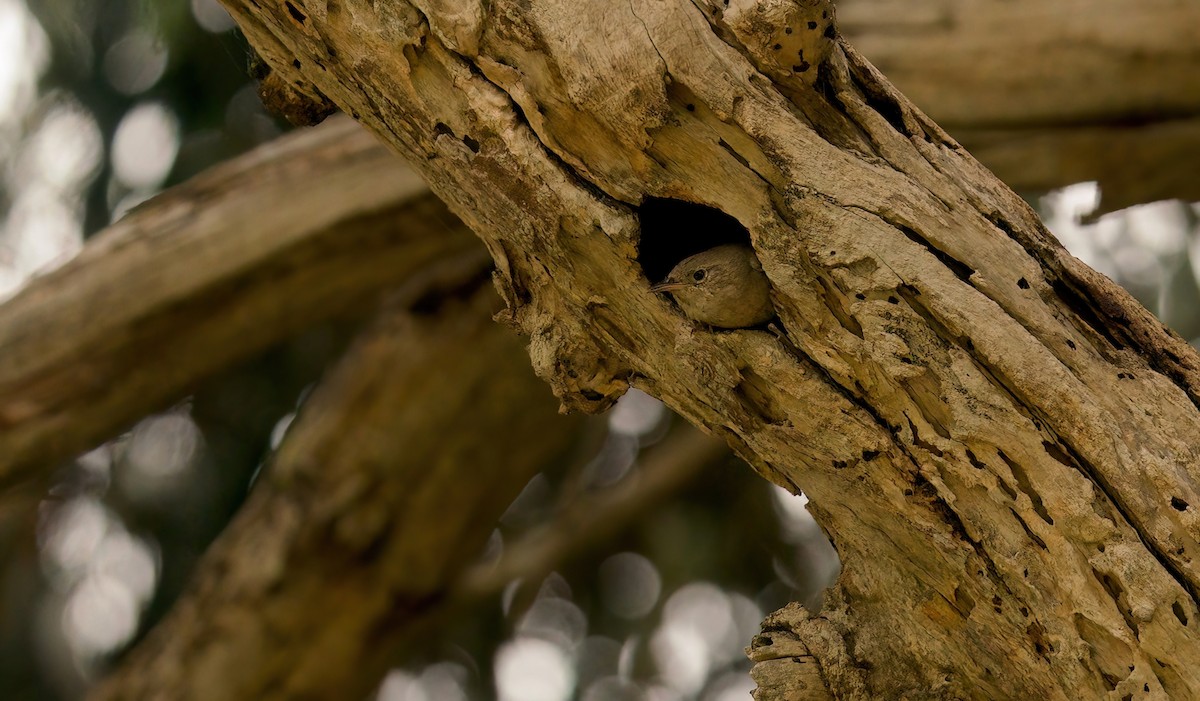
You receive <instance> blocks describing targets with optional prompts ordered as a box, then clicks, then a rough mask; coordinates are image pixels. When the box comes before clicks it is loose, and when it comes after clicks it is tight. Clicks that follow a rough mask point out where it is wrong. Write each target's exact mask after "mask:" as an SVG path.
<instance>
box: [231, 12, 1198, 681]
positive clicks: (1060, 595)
mask: <svg viewBox="0 0 1200 701" xmlns="http://www.w3.org/2000/svg"><path fill="white" fill-rule="evenodd" d="M226 5H227V6H228V7H229V8H230V9H231V11H232V12H233V14H234V15H235V17H236V19H237V20H238V21H239V23H240V24H241V25H242V27H243V29H244V30H245V32H246V34H247V35H248V36H249V37H250V38H251V41H252V42H254V43H255V44H256V46H258V47H259V49H260V50H261V52H262V53H263V54H264V56H265V57H266V58H267V59H268V60H270V61H272V63H273V65H274V66H275V68H276V70H281V71H285V72H287V71H292V72H295V71H296V70H297V69H296V68H294V67H293V66H299V69H298V70H299V71H301V72H302V73H303V74H304V76H305V77H306V78H307V79H308V80H311V81H312V82H313V83H314V84H315V85H317V86H318V87H319V89H320V90H321V92H322V93H323V94H324V95H326V96H328V97H329V98H330V99H331V100H333V101H334V102H335V103H336V104H338V105H340V106H341V107H342V109H343V110H346V111H348V112H350V113H352V114H357V115H358V116H359V117H360V118H361V119H362V120H363V121H364V122H365V123H366V124H368V126H370V127H371V128H372V129H373V130H375V131H376V132H377V133H379V134H381V135H382V136H384V137H385V138H386V139H387V140H388V141H389V143H390V144H391V145H393V146H394V147H395V148H397V149H398V150H400V151H401V152H403V153H405V154H406V155H407V156H408V157H409V158H410V159H411V160H412V162H413V163H416V164H418V166H419V167H420V168H421V169H422V172H423V173H424V174H425V176H426V177H427V180H428V182H429V183H430V185H431V187H432V188H433V189H434V190H435V191H436V192H438V193H439V195H440V196H442V197H443V198H445V199H446V201H447V202H448V203H449V204H450V206H451V208H452V209H453V210H454V211H456V212H457V213H458V214H460V216H462V217H463V218H464V220H466V221H467V222H468V223H469V224H470V225H471V227H472V228H473V229H474V230H475V231H476V233H478V234H479V235H480V237H481V238H482V239H483V240H484V242H485V244H486V245H487V246H488V249H489V251H490V252H491V253H492V256H493V258H494V259H495V260H496V263H497V268H498V272H497V283H498V285H499V287H500V288H501V290H502V292H503V294H504V297H505V300H506V302H507V304H508V307H509V310H508V312H507V315H508V318H509V319H510V321H511V323H512V324H513V325H514V326H516V327H517V328H519V329H520V330H522V331H523V332H524V333H525V334H527V335H528V336H529V337H530V339H531V347H530V351H531V355H532V357H533V360H534V365H535V367H536V368H537V370H538V371H539V373H540V374H541V375H542V376H543V377H544V378H545V379H546V380H547V381H549V382H550V384H551V386H552V387H553V389H554V390H555V393H556V394H557V395H558V396H559V398H560V400H561V401H562V403H563V405H564V406H566V407H568V408H575V409H584V410H590V411H595V410H599V409H602V408H604V407H606V406H608V405H609V404H610V403H611V402H612V401H613V399H614V398H615V397H616V396H618V395H619V394H620V393H621V392H622V391H624V389H625V388H626V387H627V386H628V385H629V384H631V383H632V384H635V385H637V386H639V387H642V388H644V389H646V390H648V391H650V392H651V393H653V394H655V395H657V396H659V397H661V398H663V399H664V400H665V401H666V402H667V403H668V404H669V405H671V406H672V407H674V408H675V409H676V410H678V411H679V412H681V413H682V414H684V415H685V416H686V417H688V418H689V419H690V420H691V421H693V422H695V423H697V424H700V425H702V426H705V427H707V428H708V430H710V431H712V432H715V433H718V434H720V435H721V436H723V437H724V438H726V439H727V440H728V441H729V442H730V443H731V444H733V445H734V446H735V448H736V449H737V450H738V452H739V453H740V454H741V455H742V456H743V457H745V458H746V459H747V460H748V461H749V462H751V464H752V465H754V466H755V468H756V469H757V470H758V471H759V472H760V473H761V474H763V475H764V476H765V477H767V478H769V479H772V480H774V481H776V482H779V483H782V484H788V485H803V486H804V488H805V491H806V492H808V493H809V495H810V497H811V498H812V502H811V505H812V507H813V512H814V515H815V516H816V517H817V518H818V520H819V521H820V522H821V523H822V525H823V526H824V527H825V528H826V529H827V531H828V532H829V533H830V534H831V536H832V537H833V539H834V541H835V543H836V544H837V546H838V549H839V553H840V554H841V555H842V556H843V561H844V563H845V570H844V571H843V575H842V579H841V581H840V583H839V586H838V589H837V591H836V593H835V597H834V599H833V600H832V601H834V602H838V601H840V602H842V603H840V604H835V605H834V606H832V607H831V609H830V611H829V612H828V614H825V615H823V620H824V625H825V626H826V628H827V630H828V633H829V634H828V635H826V636H824V637H821V636H812V637H810V638H805V639H804V642H805V644H806V645H808V647H809V649H810V652H812V654H813V655H814V657H815V658H816V660H817V661H818V663H819V665H820V666H821V669H822V674H823V676H824V679H825V681H826V682H827V683H829V684H830V685H831V690H832V692H833V693H834V694H835V696H841V697H845V698H877V697H879V696H886V697H896V696H904V695H908V696H911V697H923V696H933V695H937V696H942V697H959V696H961V697H1016V698H1045V699H1070V698H1079V697H1080V696H1081V695H1082V696H1087V697H1100V696H1103V695H1105V694H1107V693H1109V692H1110V691H1116V692H1117V693H1132V691H1133V690H1135V689H1137V690H1142V689H1147V690H1148V691H1147V692H1145V693H1146V694H1147V695H1148V696H1147V697H1157V698H1166V697H1168V696H1175V697H1188V696H1192V695H1196V694H1200V673H1198V672H1197V670H1196V668H1195V667H1194V665H1192V664H1191V663H1190V661H1192V660H1194V659H1196V657H1197V655H1198V654H1200V636H1198V635H1197V634H1196V633H1195V632H1194V630H1193V628H1192V627H1190V626H1189V625H1188V622H1190V621H1192V620H1194V619H1195V618H1196V616H1197V615H1198V614H1200V608H1198V607H1197V603H1196V597H1195V594H1194V592H1195V591H1196V590H1197V585H1198V584H1200V564H1197V562H1198V561H1197V559H1196V556H1195V555H1196V553H1197V552H1198V551H1197V542H1196V537H1197V534H1198V532H1200V522H1198V520H1197V519H1198V518H1200V517H1197V516H1196V514H1197V512H1196V511H1195V508H1194V507H1191V506H1190V505H1191V504H1194V503H1200V502H1198V501H1197V499H1200V479H1198V478H1200V474H1197V467H1196V466H1197V464H1198V462H1200V460H1198V459H1197V458H1198V456H1197V448H1196V447H1195V446H1194V445H1192V444H1191V443H1190V442H1189V441H1187V440H1186V439H1183V438H1181V436H1191V435H1196V434H1197V432H1198V431H1200V411H1198V410H1197V403H1200V359H1198V358H1197V355H1196V352H1195V351H1194V349H1192V348H1191V347H1190V346H1188V345H1187V344H1186V343H1184V342H1183V341H1182V340H1180V339H1178V338H1177V337H1174V336H1172V335H1171V334H1170V333H1169V332H1168V331H1167V330H1166V329H1164V328H1163V327H1162V326H1161V325H1160V324H1159V323H1158V322H1157V321H1156V320H1155V319H1154V318H1153V317H1152V316H1151V315H1150V314H1149V313H1148V312H1146V311H1145V310H1144V309H1142V308H1141V307H1140V306H1138V305H1137V303H1136V302H1134V301H1133V300H1132V299H1131V298H1130V297H1129V296H1128V295H1127V294H1125V293H1124V292H1123V291H1121V290H1119V289H1118V288H1117V287H1116V286H1115V285H1113V284H1112V283H1111V282H1110V281H1108V280H1107V279H1106V278H1103V276H1100V275H1098V274H1096V273H1095V272H1093V271H1091V270H1090V269H1088V268H1086V266H1083V265H1082V264H1081V263H1079V262H1078V261H1077V260H1075V259H1073V258H1071V257H1070V256H1069V255H1068V254H1067V253H1066V252H1065V251H1063V250H1062V248H1061V247H1060V246H1059V245H1058V243H1057V242H1056V241H1055V240H1054V239H1053V237H1052V236H1050V234H1049V233H1048V232H1047V231H1046V230H1045V229H1044V228H1043V227H1042V225H1041V224H1040V222H1039V221H1038V220H1037V217H1036V216H1035V214H1034V213H1033V212H1032V211H1031V210H1030V209H1029V208H1028V207H1027V206H1026V205H1025V204H1024V202H1022V201H1021V200H1020V198H1018V197H1017V196H1015V195H1014V194H1013V193H1012V192H1011V191H1009V190H1008V188H1006V187H1005V186H1004V185H1003V184H1002V183H1001V182H1000V181H999V180H997V179H996V178H995V177H994V176H992V175H991V174H990V173H988V172H987V171H986V170H984V169H983V168H982V167H981V166H980V165H979V164H978V163H977V162H976V161H975V160H974V159H972V158H971V157H970V155H968V154H967V153H966V152H965V151H964V150H963V149H962V148H961V147H959V145H958V144H957V143H956V142H954V141H953V140H952V139H950V138H949V137H947V136H946V135H945V133H944V132H943V131H942V130H941V129H940V128H938V127H937V126H936V125H935V124H934V123H932V122H931V121H930V120H929V119H927V118H926V117H925V116H924V115H923V114H921V113H920V112H919V111H917V110H916V109H915V108H914V107H913V106H912V105H911V104H910V103H909V102H908V101H907V100H906V99H905V98H904V97H903V96H902V95H900V94H899V93H898V92H896V91H895V90H894V88H892V87H891V86H890V85H889V84H888V83H887V82H886V81H885V80H884V79H883V78H882V76H880V75H879V74H878V73H877V72H876V71H875V70H874V68H873V67H872V66H871V65H870V64H868V63H867V62H866V61H865V60H864V59H862V58H861V57H860V56H859V55H858V54H857V53H856V52H855V51H854V50H853V49H852V48H851V47H850V46H849V45H847V44H846V43H844V42H842V41H840V40H839V39H838V35H837V31H836V28H835V26H834V25H833V24H832V8H831V7H830V6H829V5H828V4H827V3H824V2H819V1H816V0H812V1H806V2H800V1H799V0H796V1H789V0H762V1H761V2H753V1H751V0H731V2H730V3H729V5H725V3H724V2H715V1H713V2H709V1H708V0H695V1H694V2H688V1H685V0H667V1H665V2H664V1H660V0H656V1H655V2H649V1H648V0H634V2H632V3H631V4H629V5H628V7H626V6H624V5H620V4H618V5H612V4H610V3H604V4H603V7H602V8H601V5H600V4H598V3H586V4H583V5H580V4H579V3H577V2H569V3H568V2H565V0H542V1H540V2H527V1H522V2H508V1H505V0H493V2H491V3H488V4H487V5H486V6H485V5H484V4H482V3H479V2H474V1H471V0H417V1H415V2H412V3H406V2H395V3H388V4H387V5H386V6H381V5H378V4H376V3H370V2H366V1H365V0H340V1H338V2H325V1H322V0H308V1H302V0H288V2H284V3H282V4H267V3H256V2H250V1H249V0H226ZM788 30H791V31H790V32H789V31H788ZM801 52H803V53H802V54H801ZM281 58H286V59H290V60H280V59H281ZM798 59H801V60H798ZM293 61H294V62H296V63H295V64H293V63H292V62H293ZM647 196H654V197H673V198H680V199H684V200H688V201H691V202H697V203H702V204H706V205H709V206H712V207H714V208H716V209H720V210H722V211H724V212H725V213H727V214H730V215H732V216H733V217H735V218H736V219H737V220H738V221H739V222H741V224H743V225H744V226H745V227H746V228H747V230H748V231H749V235H750V239H751V241H752V242H753V244H754V247H755V249H756V251H757V253H758V255H759V257H760V259H761V261H762V264H763V268H764V270H765V272H766V274H767V276H768V277H769V278H770V280H771V283H772V286H773V287H774V291H775V294H776V306H777V309H778V311H779V314H780V319H781V323H782V325H783V326H784V327H785V328H786V340H784V339H780V338H777V337H775V336H772V335H771V334H768V333H766V332H764V331H759V330H738V331H730V332H718V331H713V330H709V329H705V328H701V327H698V326H696V325H695V324H693V323H691V322H689V321H688V320H687V319H685V318H684V317H682V316H681V315H680V314H679V313H678V311H677V310H675V309H673V308H672V307H671V306H669V305H668V304H667V302H666V301H665V300H663V299H660V298H658V297H656V296H654V295H653V294H651V293H650V292H649V289H648V282H647V279H646V276H645V274H644V273H643V271H642V270H641V269H640V267H639V264H638V262H637V261H638V258H637V256H638V251H639V247H648V246H651V245H655V237H656V236H657V237H658V238H657V244H658V245H668V246H669V245H670V243H671V242H675V243H676V244H677V245H680V246H681V247H683V246H685V245H686V240H687V239H688V238H689V236H691V235H692V232H689V231H686V230H683V231H659V232H654V231H642V230H640V229H639V227H638V222H637V218H636V211H635V209H634V207H635V206H636V205H637V204H638V203H640V202H642V201H643V200H644V198H646V197H647ZM663 242H666V243H663ZM681 253H682V251H681ZM1172 505H1175V506H1174V507H1173V506H1172ZM835 638H837V639H840V640H841V641H842V642H841V643H840V644H838V645H834V644H831V643H829V641H831V640H833V639H835ZM846 665H849V666H850V667H847V666H846ZM851 668H852V669H851ZM849 679H854V680H857V681H855V682H853V683H850V682H848V681H846V680H849ZM1139 693H1142V692H1140V691H1139Z"/></svg>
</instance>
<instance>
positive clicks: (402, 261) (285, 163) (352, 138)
mask: <svg viewBox="0 0 1200 701" xmlns="http://www.w3.org/2000/svg"><path fill="white" fill-rule="evenodd" d="M376 144H377V142H376V140H375V139H374V138H372V137H371V136H370V135H369V134H366V133H364V132H363V130H362V129H361V128H360V127H358V126H357V125H355V124H353V123H352V122H351V121H350V120H333V122H332V123H330V124H329V125H327V126H324V127H322V128H320V129H316V130H313V131H311V132H309V133H304V134H296V135H292V136H289V137H285V138H283V139H280V140H278V141H276V142H274V143H272V144H269V145H267V146H265V147H262V148H260V149H258V150H256V151H254V152H252V153H250V154H247V155H246V156H243V157H241V158H238V159H235V160H234V161H231V162H230V163H227V164H224V165H221V166H218V167H216V168H213V169H211V170H209V171H206V172H205V173H204V174H203V175H201V176H199V177H197V178H195V179H193V180H192V181H190V182H188V183H185V184H183V185H181V186H179V187H176V188H173V189H171V190H169V191H167V192H165V193H163V194H162V195H160V196H159V197H156V198H155V199H154V200H152V201H151V202H150V203H147V204H146V205H143V206H142V207H141V208H139V209H138V210H135V211H134V212H132V213H130V214H129V215H127V216H126V217H125V218H124V219H122V220H121V221H119V222H117V223H116V224H114V225H113V226H111V227H110V228H109V229H107V230H105V231H103V232H101V233H100V234H98V235H97V236H96V237H94V238H92V239H91V240H90V241H89V242H88V244H87V246H85V247H84V250H83V252H82V253H81V254H80V255H79V256H78V257H76V258H75V259H74V260H72V261H70V262H69V263H67V264H66V265H64V266H63V267H62V268H59V269H58V270H56V271H54V272H52V273H50V274H47V275H45V276H43V277H41V278H38V279H36V280H34V281H32V282H31V283H30V284H29V286H28V287H27V288H26V289H25V290H23V291H22V292H21V293H20V294H18V295H17V296H16V297H14V298H13V299H10V300H8V301H6V302H5V303H4V304H3V305H0V348H2V349H3V356H4V360H3V362H0V483H5V484H11V483H13V482H14V481H16V480H20V479H22V478H25V477H27V476H29V475H30V470H31V469H33V468H37V467H45V466H48V465H53V464H54V463H55V461H58V460H64V459H68V458H70V457H72V456H73V455H75V454H76V453H79V452H82V451H84V450H87V449H89V448H92V447H93V446H95V445H96V444H98V443H100V442H102V441H104V440H106V439H108V438H111V437H112V436H113V435H114V434H116V433H117V432H119V431H120V430H122V429H123V428H124V427H126V426H128V425H129V424H131V423H132V422H134V421H136V420H137V419H139V418H141V417H143V416H145V415H146V414H148V413H150V412H152V411H155V410H157V409H161V408H162V407H163V406H165V405H168V404H169V403H171V402H173V401H177V400H178V399H180V398H181V397H182V396H184V395H185V394H186V393H187V392H188V391H189V390H191V389H192V388H194V387H195V386H196V385H197V384H198V383H199V381H200V380H202V379H203V378H205V377H207V376H211V375H212V374H214V373H216V372H218V371H220V370H222V369H225V368H228V367H230V366H231V365H232V364H234V363H236V362H238V361H241V360H244V359H246V358H249V357H252V356H253V355H255V354H256V353H260V352H262V351H263V350H264V349H266V348H268V347H269V346H271V345H272V344H274V343H278V342H279V341H281V340H283V339H285V338H287V337H289V336H291V335H293V334H295V333H297V332H299V331H301V330H304V329H306V328H309V327H310V326H312V325H313V324H316V323H318V322H320V321H322V320H325V319H328V318H330V317H333V316H335V315H337V314H341V313H347V312H351V311H353V313H355V314H358V315H361V314H363V313H364V311H365V309H369V305H370V303H371V301H372V300H374V299H377V298H378V297H379V296H380V294H381V292H382V291H385V290H387V289H388V288H389V287H392V286H395V285H396V284H398V283H400V282H401V281H404V280H407V279H409V278H412V277H413V276H414V275H417V274H418V273H419V271H421V270H422V268H423V267H424V266H426V265H428V264H429V263H430V262H431V261H434V260H438V259H439V258H440V257H443V256H449V255H455V254H460V253H462V252H465V251H471V250H474V249H476V248H477V247H478V243H477V242H476V241H475V239H474V238H473V237H472V236H471V235H470V233H469V232H468V231H466V230H465V229H464V228H463V227H462V225H461V224H460V223H459V222H458V220H457V219H456V218H454V217H453V215H450V214H449V213H448V212H447V211H446V209H445V206H444V205H443V204H442V203H441V201H440V200H438V199H437V198H435V197H433V196H432V195H431V194H430V193H429V191H428V189H427V188H426V187H425V185H424V183H423V182H422V181H421V180H420V178H418V177H417V176H416V175H414V174H413V172H412V170H411V169H410V168H408V167H407V166H406V165H404V163H403V162H402V161H400V160H399V159H397V158H395V156H393V155H391V154H388V153H384V152H383V151H381V150H380V149H379V148H378V146H377V145H376ZM330 181H333V182H337V183H338V188H336V189H332V188H326V187H324V186H323V183H326V182H330Z"/></svg>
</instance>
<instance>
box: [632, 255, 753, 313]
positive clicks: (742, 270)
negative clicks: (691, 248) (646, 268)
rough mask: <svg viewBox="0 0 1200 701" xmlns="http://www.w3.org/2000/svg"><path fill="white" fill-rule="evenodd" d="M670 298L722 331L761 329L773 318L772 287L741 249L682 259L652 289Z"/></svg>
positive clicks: (750, 256) (685, 310) (751, 258)
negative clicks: (668, 293)
mask: <svg viewBox="0 0 1200 701" xmlns="http://www.w3.org/2000/svg"><path fill="white" fill-rule="evenodd" d="M650 289H651V290H652V291H654V292H670V293H671V296H672V297H674V298H675V301H676V302H678V303H679V306H680V307H682V308H683V311H684V313H686V314H687V315H688V316H689V317H691V318H692V319H695V320H696V321H700V322H703V323H705V324H708V325H709V326H716V327H719V328H723V329H741V328H746V327H748V326H758V325H759V324H765V323H766V322H768V321H770V320H771V319H772V318H773V317H774V316H775V307H774V306H773V305H772V304H771V284H770V282H768V281H767V276H766V275H765V274H764V273H763V269H762V264H761V263H759V261H758V256H756V255H754V250H753V249H751V248H750V247H749V246H743V245H740V244H727V245H724V246H717V247H716V248H710V249H708V250H707V251H703V252H701V253H697V254H696V255H694V256H689V257H687V258H684V259H683V260H682V261H680V262H679V264H678V265H676V266H675V267H674V268H673V269H672V270H671V273H670V274H669V275H667V278H666V279H665V280H663V281H662V282H660V283H658V284H657V285H654V286H653V287H651V288H650Z"/></svg>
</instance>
